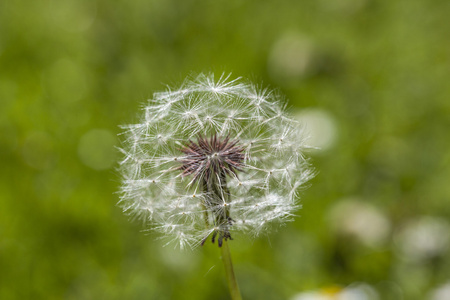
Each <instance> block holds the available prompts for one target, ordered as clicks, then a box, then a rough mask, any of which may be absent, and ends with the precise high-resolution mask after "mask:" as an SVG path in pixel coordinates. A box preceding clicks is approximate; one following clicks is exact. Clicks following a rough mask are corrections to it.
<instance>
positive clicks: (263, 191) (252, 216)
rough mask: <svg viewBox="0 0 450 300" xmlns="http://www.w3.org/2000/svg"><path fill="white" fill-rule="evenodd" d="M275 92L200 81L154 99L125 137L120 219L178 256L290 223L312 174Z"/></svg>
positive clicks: (300, 136)
mask: <svg viewBox="0 0 450 300" xmlns="http://www.w3.org/2000/svg"><path fill="white" fill-rule="evenodd" d="M284 103H285V102H284V101H283V99H282V98H281V97H280V96H279V95H278V94H277V93H275V92H273V91H270V90H268V89H261V88H258V87H257V86H255V85H253V84H250V83H246V82H244V81H243V80H241V79H231V78H230V76H229V75H228V76H225V75H222V76H221V77H220V78H218V79H217V78H214V75H212V74H200V75H198V76H197V77H194V78H190V79H188V80H186V81H185V82H184V83H183V84H182V85H181V87H180V88H179V89H173V88H167V90H166V91H164V92H159V93H155V94H154V95H153V98H152V99H150V100H149V101H148V103H147V104H146V105H145V106H144V107H143V108H142V109H143V116H142V118H141V121H140V122H139V123H137V124H130V125H125V126H122V128H123V129H124V133H123V135H122V136H123V139H122V144H123V145H122V148H121V149H120V150H121V152H122V153H123V159H122V161H121V164H120V166H121V173H122V175H123V180H122V186H121V200H120V202H119V204H120V206H121V207H122V208H123V210H124V211H125V212H126V213H127V214H130V215H131V216H134V217H138V218H141V219H143V220H144V221H147V222H148V224H149V225H150V227H151V228H152V229H154V230H156V231H158V232H160V233H162V237H163V238H167V239H168V240H169V242H175V243H176V244H178V246H180V247H181V248H184V247H186V246H191V247H195V246H197V245H200V244H203V243H204V242H205V240H206V239H208V238H211V239H212V241H214V240H217V241H218V243H219V246H220V245H221V243H222V240H227V239H231V236H232V234H233V233H234V232H248V233H250V234H251V235H254V236H257V235H259V234H261V233H265V232H267V231H268V228H269V227H268V225H269V224H270V223H284V222H286V221H290V220H292V217H293V216H294V213H295V211H296V210H297V209H298V208H299V205H298V191H299V189H301V188H302V187H303V186H304V183H305V182H307V181H308V180H309V179H310V178H311V177H312V176H313V172H312V170H311V168H310V166H309V163H308V161H307V159H305V158H304V156H303V151H304V149H306V148H307V146H306V144H305V139H306V138H305V134H304V131H303V128H302V127H300V126H299V125H298V122H297V121H295V120H293V119H291V118H290V117H289V115H288V114H287V113H286V112H285V104H284Z"/></svg>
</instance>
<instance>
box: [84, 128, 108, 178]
mask: <svg viewBox="0 0 450 300" xmlns="http://www.w3.org/2000/svg"><path fill="white" fill-rule="evenodd" d="M115 144H116V137H115V136H114V135H113V134H112V133H111V132H110V131H108V130H104V129H93V130H91V131H89V132H87V133H86V134H84V135H83V136H82V137H81V139H80V142H79V144H78V156H79V158H80V160H81V162H82V163H83V164H85V165H86V166H88V167H90V168H92V169H95V170H105V169H109V168H110V167H111V166H112V165H113V163H114V153H115V152H114V145H115Z"/></svg>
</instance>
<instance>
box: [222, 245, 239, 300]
mask: <svg viewBox="0 0 450 300" xmlns="http://www.w3.org/2000/svg"><path fill="white" fill-rule="evenodd" d="M220 250H221V252H222V261H223V264H224V266H225V273H226V276H227V281H228V287H229V289H230V294H231V299H232V300H242V296H241V292H240V291H239V286H238V283H237V281H236V276H235V275H234V270H233V262H232V261H231V254H230V249H229V247H228V241H227V240H225V241H224V242H223V244H222V247H220Z"/></svg>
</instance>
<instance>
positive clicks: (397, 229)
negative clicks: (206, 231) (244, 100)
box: [0, 0, 450, 299]
mask: <svg viewBox="0 0 450 300" xmlns="http://www.w3.org/2000/svg"><path fill="white" fill-rule="evenodd" d="M449 14H450V2H449V1H446V0H440V1H439V0H437V1H432V2H431V1H425V0H408V1H406V0H399V1H387V0H337V1H325V0H318V1H317V0H314V1H313V0H310V1H292V0H291V1H237V0H228V1H194V0H185V1H173V0H169V1H162V0H153V1H140V0H137V1H122V0H120V1H115V2H111V1H104V0H98V1H75V0H71V1H56V0H43V1H19V0H18V1H14V0H12V1H9V0H5V1H1V2H0V155H1V171H0V176H1V177H0V193H1V194H0V299H228V292H227V288H226V283H225V277H224V274H223V269H222V265H221V262H220V260H219V251H218V249H217V248H216V246H214V245H211V244H206V245H205V246H204V247H202V248H198V249H195V250H193V251H180V250H178V249H172V248H171V247H163V243H162V242H161V241H159V240H157V236H156V235H155V234H153V233H150V234H145V232H142V229H143V227H142V226H141V224H139V223H138V222H136V221H134V222H133V221H131V222H130V220H128V219H127V217H126V216H125V215H123V214H122V212H121V211H120V209H119V208H118V207H117V206H115V204H116V202H117V201H118V195H117V194H115V192H116V191H117V190H118V185H119V184H120V183H119V182H120V176H119V174H117V171H115V167H116V164H117V163H116V161H118V160H119V155H118V153H117V151H116V150H115V149H114V146H118V145H119V142H118V140H119V139H118V138H117V137H116V135H117V134H118V133H119V132H120V130H119V128H118V125H120V124H127V123H131V122H133V121H134V120H136V116H137V113H138V111H139V107H140V105H141V103H143V102H144V101H145V100H146V99H147V98H149V97H151V95H152V93H153V92H155V91H159V90H161V89H164V88H165V86H164V85H163V84H165V83H169V84H170V85H176V84H178V83H180V82H181V81H182V79H183V78H184V77H185V76H186V75H189V74H191V72H194V73H198V72H204V71H206V72H208V71H213V72H215V73H217V74H218V75H219V74H221V73H222V72H226V73H229V72H232V73H233V76H235V77H237V76H243V77H244V78H250V79H252V80H254V81H256V82H263V86H271V87H277V88H279V89H280V90H281V92H282V93H284V94H285V95H286V96H287V98H288V99H289V105H290V107H291V108H292V110H293V111H294V113H299V114H300V115H302V114H303V115H304V114H306V115H308V112H319V114H320V115H321V116H325V117H324V118H322V119H320V118H319V120H318V125H317V128H318V129H317V130H318V131H314V130H312V134H313V139H314V138H315V137H314V133H315V132H320V130H321V129H323V128H322V127H323V126H322V125H323V122H325V121H326V122H328V123H327V124H331V125H330V126H331V133H330V128H328V135H327V138H328V140H325V141H322V143H323V145H326V147H323V149H322V150H316V151H311V153H309V154H308V155H309V156H311V157H312V162H313V164H314V166H315V167H316V169H317V171H318V175H317V176H316V178H315V179H314V180H313V181H312V182H311V187H310V188H309V189H308V190H306V191H305V192H303V195H302V204H303V209H302V210H301V211H300V212H299V215H300V217H299V218H297V219H296V220H295V222H293V223H290V224H288V226H286V227H284V228H280V229H279V230H278V231H275V232H273V233H269V234H268V236H267V237H260V238H257V239H254V240H251V239H249V238H248V237H246V236H238V237H236V239H235V240H234V241H233V242H232V244H231V248H232V252H233V257H234V262H235V268H236V273H237V277H238V280H239V283H240V286H241V290H242V292H243V296H244V298H245V299H288V298H290V297H293V295H295V294H297V293H299V292H302V291H308V290H318V289H323V288H327V287H332V286H342V287H345V286H347V285H349V284H351V283H354V282H365V283H367V284H369V285H370V286H372V287H373V288H374V289H375V290H376V291H377V293H378V294H379V296H380V299H425V297H431V296H430V295H432V294H433V291H435V290H436V289H437V288H438V287H439V286H442V285H443V284H446V283H448V280H449V278H450V255H449V254H450V252H449V247H448V246H449V239H450V238H449V236H448V231H446V229H448V228H450V227H449V226H450V225H449V223H448V219H449V217H450V206H449V199H450V185H449V184H448V183H449V181H450V168H449V164H450V151H449V146H450V139H449V138H448V131H449V129H450V117H449V116H450V101H449V95H450V85H449V84H448V81H449V78H450V76H449V75H450V72H449V65H450V39H449V38H448V37H450V22H449V20H448V16H449ZM309 116H311V115H309ZM316 119H317V118H316ZM324 120H325V121H324ZM316 121H317V120H316ZM330 126H329V127H330ZM312 129H314V128H312ZM325 129H327V128H325ZM319 139H320V137H319ZM341 204H342V205H341ZM342 207H343V208H342ZM449 231H450V230H449ZM430 299H431V298H430ZM433 299H437V298H433ZM439 299H440V298H439Z"/></svg>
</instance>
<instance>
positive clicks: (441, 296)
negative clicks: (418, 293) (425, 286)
mask: <svg viewBox="0 0 450 300" xmlns="http://www.w3.org/2000/svg"><path fill="white" fill-rule="evenodd" d="M429 299H430V300H448V299H450V282H447V283H446V284H444V285H441V286H440V287H438V288H436V289H434V290H432V291H431V293H430V297H429Z"/></svg>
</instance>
